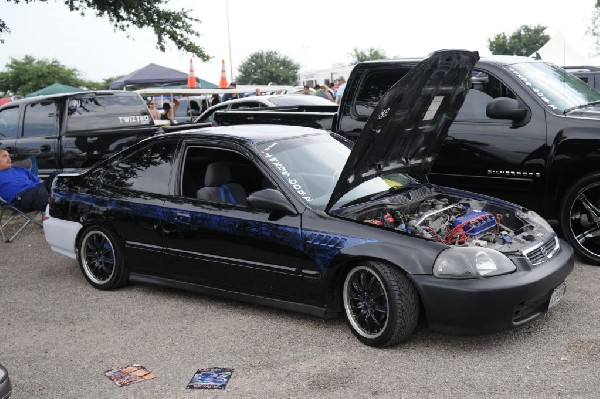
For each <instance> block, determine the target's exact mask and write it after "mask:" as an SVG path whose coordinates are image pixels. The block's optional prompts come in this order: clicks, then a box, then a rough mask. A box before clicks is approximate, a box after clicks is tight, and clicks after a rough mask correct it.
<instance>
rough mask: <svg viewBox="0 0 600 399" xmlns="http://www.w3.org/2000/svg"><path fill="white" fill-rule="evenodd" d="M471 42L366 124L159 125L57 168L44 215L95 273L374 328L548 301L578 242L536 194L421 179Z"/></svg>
mask: <svg viewBox="0 0 600 399" xmlns="http://www.w3.org/2000/svg"><path fill="white" fill-rule="evenodd" d="M477 58H478V56H477V53H471V52H466V51H453V50H447V51H440V52H436V53H433V54H432V55H431V56H430V57H428V58H427V59H425V60H424V61H423V62H422V63H421V64H419V66H418V67H416V68H414V69H413V70H412V71H411V72H410V73H409V74H408V75H407V76H406V77H405V78H403V79H402V80H401V81H399V82H398V83H397V84H396V85H395V86H394V87H392V89H390V91H389V92H388V93H387V94H386V95H385V96H384V97H383V99H382V100H381V101H380V103H379V105H378V106H377V108H376V110H375V112H374V113H373V115H372V116H371V119H370V120H369V121H368V122H367V124H366V127H365V129H364V130H363V132H362V133H361V136H360V138H359V140H358V141H357V142H356V144H355V145H352V144H350V143H348V142H346V141H345V140H343V139H342V138H340V137H339V136H336V135H335V134H332V133H329V132H326V131H323V130H315V129H310V128H304V127H290V126H278V125H247V126H231V127H212V128H205V129H196V130H188V131H182V132H177V133H171V134H163V135H159V136H155V137H152V138H150V139H147V140H144V141H142V142H140V143H138V144H137V145H135V146H133V147H130V148H128V149H127V150H125V151H124V152H121V153H120V154H117V155H116V156H114V157H112V158H110V159H108V160H106V161H104V162H103V163H101V164H99V165H97V166H95V167H93V168H92V169H90V170H88V171H86V172H83V173H81V174H62V175H59V176H58V177H57V178H56V179H55V181H54V184H53V189H52V193H51V198H50V203H49V206H48V211H47V214H46V219H45V221H44V232H45V236H46V240H47V242H48V243H49V244H50V246H51V247H52V249H53V250H55V251H57V252H59V253H62V254H64V255H66V256H69V257H71V258H74V259H77V260H78V261H79V264H80V267H81V270H82V272H83V275H84V276H85V278H86V279H87V280H88V282H89V283H90V284H91V285H92V286H94V287H96V288H99V289H103V290H110V289H115V288H118V287H121V286H123V285H125V284H126V283H127V282H128V281H136V282H145V283H153V284H160V285H166V286H170V287H179V288H182V289H186V290H193V291H197V292H200V293H204V294H209V295H217V296H222V297H228V298H233V299H237V300H242V301H247V302H250V303H255V304H264V305H269V306H274V307H278V308H283V309H289V310H294V311H300V312H305V313H309V314H312V315H316V316H319V317H323V318H327V317H334V316H336V315H339V314H344V315H345V317H346V319H347V321H348V325H349V327H350V329H351V331H352V332H353V334H354V335H355V336H356V337H357V338H358V339H359V340H361V341H362V342H363V343H365V344H367V345H371V346H378V347H379V346H388V345H393V344H397V343H399V342H401V341H403V340H405V339H407V338H408V337H409V336H410V335H411V334H412V332H413V331H414V329H415V327H416V325H417V321H418V320H419V318H420V317H422V318H424V319H425V320H426V321H427V323H428V325H429V327H430V328H431V329H433V330H436V331H441V332H447V333H461V334H478V333H487V332H493V331H500V330H505V329H510V328H514V327H517V326H520V325H523V324H525V323H528V322H530V321H532V320H534V319H536V318H538V317H539V316H541V315H543V314H544V313H546V311H547V310H548V309H550V308H552V307H553V306H554V305H556V304H557V303H558V302H559V301H560V299H561V298H562V297H563V294H564V292H565V280H566V278H567V276H568V275H569V273H570V272H571V271H572V269H573V251H572V249H571V248H570V247H569V246H568V245H567V244H566V243H565V242H563V241H562V240H560V239H559V238H557V236H556V235H555V233H554V232H553V230H552V228H551V227H550V226H549V225H548V224H547V223H546V221H545V220H544V219H542V218H541V217H540V216H539V215H537V214H536V213H535V212H532V211H530V210H527V209H524V208H522V207H519V206H517V205H514V204H511V203H507V202H504V201H501V200H498V199H495V198H491V197H486V196H482V195H477V194H474V193H468V192H463V191H459V190H455V189H450V188H445V187H441V186H436V185H432V184H429V183H428V182H427V173H428V171H429V168H430V166H431V164H432V162H433V160H434V159H435V155H436V154H437V152H438V150H439V147H440V145H441V143H442V141H443V138H444V136H445V135H446V133H447V130H448V127H449V125H450V124H451V122H452V120H453V119H454V116H455V115H456V112H457V111H458V109H459V108H460V105H461V104H462V102H463V99H464V96H465V93H466V90H467V88H468V83H469V79H470V75H471V68H472V66H473V64H474V63H475V61H476V60H477Z"/></svg>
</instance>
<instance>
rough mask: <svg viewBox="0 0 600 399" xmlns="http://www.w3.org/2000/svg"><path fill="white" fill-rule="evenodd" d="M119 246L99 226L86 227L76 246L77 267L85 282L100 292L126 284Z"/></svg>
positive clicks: (126, 273) (105, 230) (108, 232)
mask: <svg viewBox="0 0 600 399" xmlns="http://www.w3.org/2000/svg"><path fill="white" fill-rule="evenodd" d="M122 253H123V252H122V250H121V246H120V245H119V242H118V240H117V239H116V238H115V237H114V235H113V234H112V233H111V232H110V231H108V230H107V229H105V228H103V227H99V226H91V227H88V228H87V229H86V230H85V231H84V232H83V233H82V234H81V239H80V240H79V245H78V258H79V265H80V267H81V271H82V272H83V275H84V276H85V278H86V279H87V281H88V282H89V283H90V284H91V285H93V286H94V287H96V288H98V289H101V290H112V289H115V288H119V287H122V286H123V285H125V284H127V281H128V279H129V271H128V270H127V267H126V266H125V262H124V259H123V256H122Z"/></svg>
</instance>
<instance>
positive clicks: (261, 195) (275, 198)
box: [248, 188, 296, 215]
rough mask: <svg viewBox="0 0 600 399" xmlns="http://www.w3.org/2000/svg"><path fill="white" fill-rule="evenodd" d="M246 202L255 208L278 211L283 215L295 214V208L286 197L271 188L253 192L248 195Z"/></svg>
mask: <svg viewBox="0 0 600 399" xmlns="http://www.w3.org/2000/svg"><path fill="white" fill-rule="evenodd" d="M248 203H249V204H250V206H252V207H253V208H257V209H264V210H266V211H271V212H279V213H283V214H285V215H294V214H296V209H294V207H293V206H292V205H291V204H290V202H289V201H288V200H287V198H285V197H284V195H283V194H282V193H281V192H280V191H277V190H274V189H272V188H266V189H264V190H259V191H255V192H253V193H252V194H250V195H249V196H248Z"/></svg>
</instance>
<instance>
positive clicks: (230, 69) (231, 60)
mask: <svg viewBox="0 0 600 399" xmlns="http://www.w3.org/2000/svg"><path fill="white" fill-rule="evenodd" d="M225 11H226V13H227V42H228V43H229V81H230V82H233V59H232V58H231V33H230V32H229V0H225Z"/></svg>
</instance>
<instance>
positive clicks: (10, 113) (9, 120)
mask: <svg viewBox="0 0 600 399" xmlns="http://www.w3.org/2000/svg"><path fill="white" fill-rule="evenodd" d="M18 127H19V107H13V108H6V109H4V110H2V112H0V139H4V138H7V139H14V138H17V133H18V131H19V129H18Z"/></svg>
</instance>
